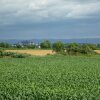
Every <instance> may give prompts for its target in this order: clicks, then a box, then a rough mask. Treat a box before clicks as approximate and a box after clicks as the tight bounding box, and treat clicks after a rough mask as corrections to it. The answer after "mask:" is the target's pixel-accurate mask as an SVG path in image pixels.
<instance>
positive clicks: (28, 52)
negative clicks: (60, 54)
mask: <svg viewBox="0 0 100 100" xmlns="http://www.w3.org/2000/svg"><path fill="white" fill-rule="evenodd" d="M6 52H15V53H21V54H22V53H23V54H31V55H36V56H37V55H39V56H45V55H48V54H55V52H53V51H52V50H6Z"/></svg>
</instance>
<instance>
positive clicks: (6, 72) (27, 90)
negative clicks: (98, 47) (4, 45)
mask: <svg viewBox="0 0 100 100" xmlns="http://www.w3.org/2000/svg"><path fill="white" fill-rule="evenodd" d="M0 100H100V56H99V55H98V56H97V55H96V56H92V57H85V56H57V55H56V56H46V57H31V58H25V59H19V58H16V59H13V58H10V59H9V58H0Z"/></svg>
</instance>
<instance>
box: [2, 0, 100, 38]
mask: <svg viewBox="0 0 100 100" xmlns="http://www.w3.org/2000/svg"><path fill="white" fill-rule="evenodd" d="M38 38H39V39H41V38H42V39H49V38H50V39H72V38H100V0H0V39H38Z"/></svg>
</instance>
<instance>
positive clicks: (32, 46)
mask: <svg viewBox="0 0 100 100" xmlns="http://www.w3.org/2000/svg"><path fill="white" fill-rule="evenodd" d="M35 47H36V46H35V45H27V48H29V49H35Z"/></svg>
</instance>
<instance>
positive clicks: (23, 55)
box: [11, 53, 30, 58]
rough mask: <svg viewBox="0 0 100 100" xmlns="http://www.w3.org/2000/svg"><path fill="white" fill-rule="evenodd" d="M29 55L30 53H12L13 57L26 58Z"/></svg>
mask: <svg viewBox="0 0 100 100" xmlns="http://www.w3.org/2000/svg"><path fill="white" fill-rule="evenodd" d="M29 56H30V55H28V54H17V53H14V54H13V55H11V57H13V58H26V57H29Z"/></svg>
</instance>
